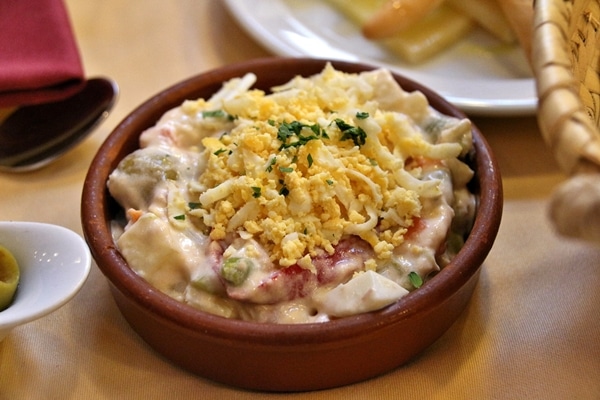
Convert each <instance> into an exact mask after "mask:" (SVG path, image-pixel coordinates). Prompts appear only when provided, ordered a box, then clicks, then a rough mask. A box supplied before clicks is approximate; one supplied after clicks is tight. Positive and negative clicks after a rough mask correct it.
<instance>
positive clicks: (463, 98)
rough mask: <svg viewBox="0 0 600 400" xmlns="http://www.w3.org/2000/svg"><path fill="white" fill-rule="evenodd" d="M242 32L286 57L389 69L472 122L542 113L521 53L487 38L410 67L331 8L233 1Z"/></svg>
mask: <svg viewBox="0 0 600 400" xmlns="http://www.w3.org/2000/svg"><path fill="white" fill-rule="evenodd" d="M225 4H226V5H227V7H228V8H229V10H230V12H231V14H232V15H233V16H234V17H235V19H236V20H237V21H238V22H239V24H240V25H241V26H242V27H243V28H244V29H245V30H246V31H247V32H248V33H249V34H250V35H251V36H253V37H254V38H255V39H256V40H257V41H258V42H260V43H262V44H263V45H264V46H265V47H266V48H267V49H268V50H270V51H272V52H273V53H275V54H277V55H281V56H290V57H302V56H305V57H306V56H308V57H315V58H327V59H338V60H346V61H354V62H363V63H368V64H373V65H378V66H383V67H386V68H389V69H391V70H393V71H395V72H397V73H399V74H401V75H404V76H405V77H408V78H410V79H412V80H415V81H417V82H419V83H421V84H423V85H425V86H427V87H429V88H431V89H433V90H435V91H436V92H438V93H439V94H441V95H442V96H444V97H445V98H446V99H447V100H448V101H450V102H451V103H453V104H454V105H456V106H457V107H459V108H461V109H462V110H463V111H465V112H466V113H468V114H471V115H486V116H504V115H507V116H508V115H531V114H534V113H535V110H536V105H537V96H536V92H535V82H534V80H533V78H532V75H531V70H530V68H529V66H528V64H527V62H526V60H525V57H524V55H523V54H522V52H521V50H520V49H519V48H518V47H516V46H515V47H514V48H510V49H507V48H506V46H500V45H499V44H498V42H496V41H495V40H494V39H493V38H491V37H490V36H489V35H487V34H486V33H484V32H481V31H477V30H476V31H474V32H473V33H472V34H471V35H470V36H469V37H468V38H466V39H464V40H463V41H461V42H460V43H458V44H457V45H456V46H455V47H454V48H452V49H451V50H449V51H447V52H446V53H444V54H442V55H440V56H438V57H436V58H435V59H433V60H431V61H429V62H427V63H424V64H420V65H417V66H414V65H409V64H405V63H403V62H402V61H401V60H400V59H399V58H397V57H396V56H395V55H394V54H392V53H391V52H389V51H386V50H385V49H384V48H382V47H380V46H378V45H377V44H375V43H373V42H370V41H368V40H366V39H365V38H363V37H362V36H361V34H360V32H359V30H358V29H357V27H356V26H355V25H354V24H352V23H351V22H350V21H349V20H347V19H346V18H344V16H343V15H341V14H340V13H339V12H338V11H337V10H335V9H334V8H333V7H332V6H330V5H329V4H327V2H325V1H323V0H302V1H298V0H296V1H295V0H261V1H248V0H225Z"/></svg>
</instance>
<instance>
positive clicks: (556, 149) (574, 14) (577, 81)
mask: <svg viewBox="0 0 600 400" xmlns="http://www.w3.org/2000/svg"><path fill="white" fill-rule="evenodd" d="M534 7H535V12H534V24H533V39H532V54H531V60H532V61H531V62H532V67H533V71H534V74H535V77H536V84H537V93H538V97H539V103H538V122H539V127H540V130H541V132H542V135H543V137H544V140H545V142H546V143H547V145H548V146H549V147H550V149H551V150H552V152H553V154H554V157H555V158H556V160H557V162H558V164H559V166H560V168H561V169H562V170H563V171H564V172H565V173H566V174H567V175H568V176H569V177H568V179H567V180H566V181H565V182H564V183H562V184H561V185H560V186H559V187H558V188H556V190H555V191H554V193H553V195H552V198H551V201H550V210H549V211H550V218H551V220H552V222H553V223H554V225H555V227H556V229H557V231H558V232H559V233H560V234H563V235H566V236H571V237H576V238H580V239H585V240H590V241H593V242H597V243H600V129H599V127H598V125H599V122H600V77H599V71H600V59H599V53H600V38H599V35H600V0H535V5H534Z"/></svg>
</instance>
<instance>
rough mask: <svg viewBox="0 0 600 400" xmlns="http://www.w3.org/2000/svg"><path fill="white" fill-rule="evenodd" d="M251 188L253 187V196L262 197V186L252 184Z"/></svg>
mask: <svg viewBox="0 0 600 400" xmlns="http://www.w3.org/2000/svg"><path fill="white" fill-rule="evenodd" d="M251 189H252V197H254V198H255V199H256V198H258V197H260V193H261V190H260V187H258V186H251Z"/></svg>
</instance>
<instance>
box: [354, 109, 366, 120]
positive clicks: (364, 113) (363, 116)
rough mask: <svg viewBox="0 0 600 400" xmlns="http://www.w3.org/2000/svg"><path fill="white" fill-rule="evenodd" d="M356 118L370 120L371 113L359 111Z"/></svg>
mask: <svg viewBox="0 0 600 400" xmlns="http://www.w3.org/2000/svg"><path fill="white" fill-rule="evenodd" d="M356 118H358V119H367V118H369V113H368V112H364V111H359V112H357V113H356Z"/></svg>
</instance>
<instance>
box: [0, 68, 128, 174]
mask: <svg viewBox="0 0 600 400" xmlns="http://www.w3.org/2000/svg"><path fill="white" fill-rule="evenodd" d="M118 91H119V89H118V86H117V84H116V83H115V82H114V81H112V80H110V79H106V78H93V79H88V80H87V81H86V82H85V85H84V87H83V88H82V89H81V90H80V91H79V92H77V93H76V94H74V95H73V96H71V97H69V98H67V99H64V100H60V101H56V102H52V103H45V104H37V105H29V106H23V107H19V108H17V109H16V110H14V111H12V112H11V113H9V114H8V115H7V116H6V117H4V118H0V171H6V172H26V171H32V170H35V169H39V168H41V167H44V166H46V165H47V164H49V163H50V162H52V161H54V160H56V159H57V158H58V157H60V156H61V155H63V154H64V153H65V152H66V151H67V150H70V149H71V148H72V147H73V146H75V145H76V144H78V143H79V142H80V141H81V140H83V139H84V138H85V137H86V136H87V135H88V134H89V133H90V132H91V131H92V130H93V129H94V128H95V127H96V126H98V124H99V123H100V122H102V121H104V120H105V119H106V117H108V114H109V111H110V109H111V108H112V106H113V105H114V103H115V99H116V96H117V94H118ZM0 117H1V116H0Z"/></svg>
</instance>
